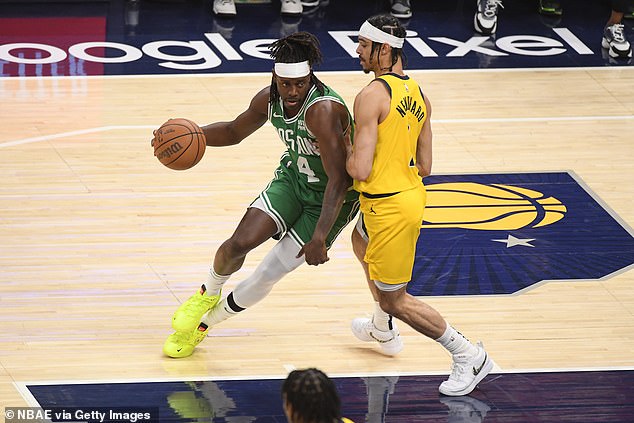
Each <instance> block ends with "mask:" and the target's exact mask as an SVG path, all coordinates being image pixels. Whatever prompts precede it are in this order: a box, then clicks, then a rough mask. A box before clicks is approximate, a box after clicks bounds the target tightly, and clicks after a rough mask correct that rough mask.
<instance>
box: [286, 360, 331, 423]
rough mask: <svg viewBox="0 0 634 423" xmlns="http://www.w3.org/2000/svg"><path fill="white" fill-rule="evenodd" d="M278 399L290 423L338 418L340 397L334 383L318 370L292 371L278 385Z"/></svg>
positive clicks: (324, 422)
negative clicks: (288, 413) (287, 408)
mask: <svg viewBox="0 0 634 423" xmlns="http://www.w3.org/2000/svg"><path fill="white" fill-rule="evenodd" d="M282 399H283V400H284V402H285V403H286V404H288V405H290V408H291V413H292V414H291V416H290V418H291V419H292V421H293V423H298V422H301V423H333V422H338V421H339V420H340V419H341V400H340V399H339V394H338V393H337V388H336V387H335V384H334V382H333V381H332V380H331V379H330V378H329V377H328V376H327V375H326V374H325V373H324V372H322V371H321V370H318V369H315V368H310V369H304V370H293V371H292V372H290V373H289V374H288V377H287V378H286V380H284V383H283V384H282Z"/></svg>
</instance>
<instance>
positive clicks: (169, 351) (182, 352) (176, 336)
mask: <svg viewBox="0 0 634 423" xmlns="http://www.w3.org/2000/svg"><path fill="white" fill-rule="evenodd" d="M208 332H209V327H208V326H207V325H206V324H204V323H203V322H200V324H199V325H198V327H197V328H196V329H194V330H192V331H180V332H179V331H176V332H174V333H173V334H171V335H170V336H168V337H167V339H166V340H165V344H163V352H164V353H165V355H166V356H168V357H172V358H183V357H189V356H190V355H192V353H193V352H194V348H196V345H198V344H200V343H201V342H202V341H203V339H205V337H206V336H207V333H208Z"/></svg>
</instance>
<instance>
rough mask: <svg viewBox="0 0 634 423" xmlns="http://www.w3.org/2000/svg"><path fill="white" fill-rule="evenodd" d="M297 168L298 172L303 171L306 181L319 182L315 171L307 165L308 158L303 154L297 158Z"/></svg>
mask: <svg viewBox="0 0 634 423" xmlns="http://www.w3.org/2000/svg"><path fill="white" fill-rule="evenodd" d="M297 168H298V169H299V173H303V174H304V175H306V178H308V182H319V178H318V177H316V176H315V172H313V170H312V169H311V168H310V166H309V165H308V160H307V159H306V157H304V156H299V157H298V158H297Z"/></svg>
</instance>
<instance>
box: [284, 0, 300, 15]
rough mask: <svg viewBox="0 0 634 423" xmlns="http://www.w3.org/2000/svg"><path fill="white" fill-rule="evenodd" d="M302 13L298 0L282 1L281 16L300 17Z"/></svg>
mask: <svg viewBox="0 0 634 423" xmlns="http://www.w3.org/2000/svg"><path fill="white" fill-rule="evenodd" d="M303 11H304V8H303V7H302V2H301V1H300V0H282V9H281V10H280V13H281V14H282V15H301V14H302V12H303Z"/></svg>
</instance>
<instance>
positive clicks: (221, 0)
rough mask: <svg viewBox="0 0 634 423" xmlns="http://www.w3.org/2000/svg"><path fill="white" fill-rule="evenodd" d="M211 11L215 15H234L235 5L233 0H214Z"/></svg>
mask: <svg viewBox="0 0 634 423" xmlns="http://www.w3.org/2000/svg"><path fill="white" fill-rule="evenodd" d="M213 11H214V14H216V15H225V16H235V15H236V5H235V3H234V2H233V0H214V6H213Z"/></svg>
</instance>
